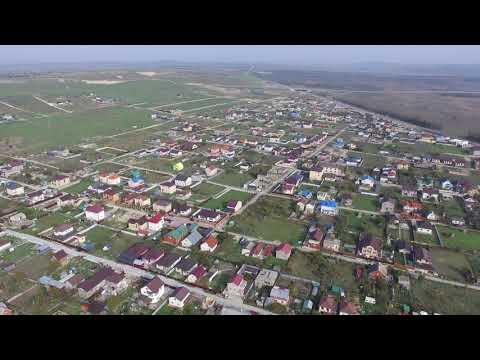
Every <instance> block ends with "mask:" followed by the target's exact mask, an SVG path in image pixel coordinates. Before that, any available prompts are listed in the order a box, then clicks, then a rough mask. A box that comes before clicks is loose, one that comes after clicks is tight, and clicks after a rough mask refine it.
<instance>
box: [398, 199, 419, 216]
mask: <svg viewBox="0 0 480 360" xmlns="http://www.w3.org/2000/svg"><path fill="white" fill-rule="evenodd" d="M401 204H402V206H403V211H404V212H406V213H412V212H418V211H420V210H422V209H423V205H422V203H420V202H418V201H415V200H402V201H401Z"/></svg>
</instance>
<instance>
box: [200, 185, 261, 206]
mask: <svg viewBox="0 0 480 360" xmlns="http://www.w3.org/2000/svg"><path fill="white" fill-rule="evenodd" d="M251 198H252V194H250V193H247V192H243V191H236V190H230V191H229V192H227V193H225V194H223V195H222V196H220V197H219V198H218V199H213V198H212V199H210V200H208V201H207V202H206V203H204V204H202V207H206V208H210V209H220V210H221V209H224V208H225V207H226V206H227V203H228V202H229V201H230V200H239V201H241V202H242V203H243V205H245V203H246V202H247V201H248V200H249V199H251Z"/></svg>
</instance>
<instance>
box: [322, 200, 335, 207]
mask: <svg viewBox="0 0 480 360" xmlns="http://www.w3.org/2000/svg"><path fill="white" fill-rule="evenodd" d="M320 206H328V207H337V202H336V201H333V200H321V201H320Z"/></svg>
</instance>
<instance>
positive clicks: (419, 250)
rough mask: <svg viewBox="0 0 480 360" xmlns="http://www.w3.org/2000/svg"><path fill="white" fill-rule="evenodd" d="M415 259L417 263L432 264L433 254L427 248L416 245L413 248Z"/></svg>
mask: <svg viewBox="0 0 480 360" xmlns="http://www.w3.org/2000/svg"><path fill="white" fill-rule="evenodd" d="M412 250H413V251H412V254H413V259H414V261H415V262H416V263H418V264H421V265H432V264H433V260H432V254H431V253H430V251H428V250H427V249H425V248H423V247H421V246H417V245H414V246H413V248H412Z"/></svg>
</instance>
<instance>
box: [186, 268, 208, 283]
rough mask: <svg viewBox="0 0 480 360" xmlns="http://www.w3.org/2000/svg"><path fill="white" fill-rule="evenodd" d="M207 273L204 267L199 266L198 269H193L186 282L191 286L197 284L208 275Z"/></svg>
mask: <svg viewBox="0 0 480 360" xmlns="http://www.w3.org/2000/svg"><path fill="white" fill-rule="evenodd" d="M207 273H208V271H207V269H206V268H205V267H204V266H202V265H197V267H195V269H193V270H192V272H191V273H190V274H189V275H188V277H187V279H186V282H188V283H191V284H193V283H196V282H197V281H198V280H200V279H201V278H203V277H204V276H205V275H207Z"/></svg>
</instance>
